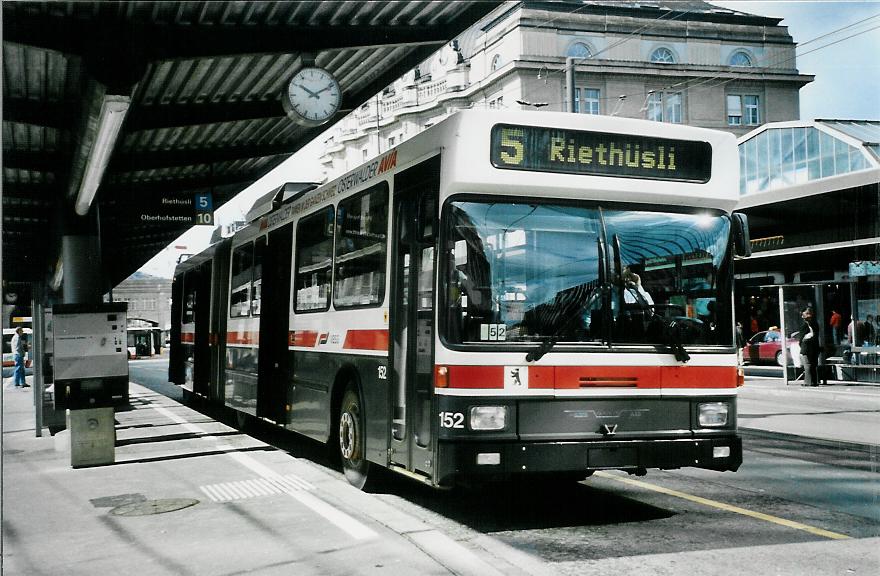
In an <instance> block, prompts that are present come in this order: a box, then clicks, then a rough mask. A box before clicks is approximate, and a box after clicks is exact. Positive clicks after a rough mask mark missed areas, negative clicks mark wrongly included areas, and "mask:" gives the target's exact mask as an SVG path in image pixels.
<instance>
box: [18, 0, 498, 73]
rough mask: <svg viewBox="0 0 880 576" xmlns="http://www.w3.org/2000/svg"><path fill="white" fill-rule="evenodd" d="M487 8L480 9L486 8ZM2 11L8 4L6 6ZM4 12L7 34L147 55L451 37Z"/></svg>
mask: <svg viewBox="0 0 880 576" xmlns="http://www.w3.org/2000/svg"><path fill="white" fill-rule="evenodd" d="M486 11H488V10H487V9H485V8H484V9H482V10H480V12H481V13H485V12H486ZM4 12H6V10H5V9H4ZM4 16H5V17H4V18H3V40H4V42H12V43H15V44H23V45H27V46H34V47H38V48H44V49H47V50H56V51H59V52H63V53H65V54H80V55H84V54H85V52H86V51H87V50H88V49H89V46H93V45H94V44H95V43H96V42H97V43H104V45H105V46H108V47H109V48H110V49H112V48H113V47H116V49H117V50H118V49H120V47H122V46H126V45H136V46H138V51H139V55H140V56H142V57H143V58H144V59H146V60H147V61H149V60H166V59H185V58H212V57H218V56H241V55H244V54H284V53H295V52H319V51H322V50H343V49H349V48H378V47H382V46H412V47H421V46H431V47H433V48H434V49H436V48H437V47H438V46H440V45H442V44H444V43H446V42H448V41H449V39H450V38H451V37H452V36H451V35H450V32H449V30H448V29H447V27H446V26H439V25H430V26H427V25H415V26H410V25H398V26H387V25H386V26H382V25H378V26H369V25H351V26H345V25H340V26H308V25H306V26H283V25H282V26H263V25H258V26H247V29H246V31H245V30H243V28H244V27H242V26H222V25H218V26H170V25H168V24H156V23H153V22H132V21H122V20H120V19H118V18H108V17H104V16H98V17H96V18H94V19H91V20H78V19H73V18H64V17H56V16H46V15H39V14H27V13H23V12H16V13H14V14H5V15H4Z"/></svg>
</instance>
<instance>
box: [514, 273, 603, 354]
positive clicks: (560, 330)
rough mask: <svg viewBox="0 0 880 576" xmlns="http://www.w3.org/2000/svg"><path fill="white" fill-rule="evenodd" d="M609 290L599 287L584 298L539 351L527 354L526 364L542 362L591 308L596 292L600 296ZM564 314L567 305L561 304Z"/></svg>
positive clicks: (539, 347)
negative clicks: (569, 329) (566, 332)
mask: <svg viewBox="0 0 880 576" xmlns="http://www.w3.org/2000/svg"><path fill="white" fill-rule="evenodd" d="M605 290H607V286H605V285H604V284H599V285H597V286H596V287H595V288H594V289H593V290H591V291H590V293H589V294H587V295H586V296H584V298H583V299H582V300H581V301H580V302H579V303H578V304H577V306H575V307H574V309H573V310H572V311H571V312H570V313H569V314H568V315H567V316H565V318H564V319H563V321H562V323H560V324H559V326H557V327H556V328H555V329H554V330H552V334H551V335H550V337H549V338H547V339H546V340H544V341H543V342H541V343H540V344H539V345H538V347H537V349H535V350H532V351H530V352H529V353H528V354H526V362H537V361H538V360H540V359H541V358H542V357H543V356H544V355H545V354H546V353H547V352H549V351H550V350H552V349H553V347H554V346H556V343H557V342H559V338H560V336H562V334H563V333H565V331H566V330H567V329H568V327H569V326H571V324H572V323H573V322H574V321H575V320H577V319H579V318H581V314H583V312H584V310H585V309H586V308H587V306H589V304H590V302H592V301H593V295H594V294H595V293H596V292H599V293H600V294H601V293H602V292H603V291H605ZM561 307H562V310H561V312H562V313H565V305H564V304H561Z"/></svg>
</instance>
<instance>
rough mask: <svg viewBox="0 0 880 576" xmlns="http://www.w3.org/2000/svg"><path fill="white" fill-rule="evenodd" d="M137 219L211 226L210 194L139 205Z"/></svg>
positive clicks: (156, 200) (211, 203)
mask: <svg viewBox="0 0 880 576" xmlns="http://www.w3.org/2000/svg"><path fill="white" fill-rule="evenodd" d="M138 219H139V220H140V221H141V222H145V223H156V224H174V223H178V224H181V225H183V224H195V225H199V224H203V225H208V226H213V225H214V200H213V198H212V196H211V193H210V192H207V193H201V194H196V195H194V196H192V197H181V196H171V197H169V196H163V197H157V198H155V199H154V200H152V201H150V202H145V203H142V204H141V213H140V214H139V218H138Z"/></svg>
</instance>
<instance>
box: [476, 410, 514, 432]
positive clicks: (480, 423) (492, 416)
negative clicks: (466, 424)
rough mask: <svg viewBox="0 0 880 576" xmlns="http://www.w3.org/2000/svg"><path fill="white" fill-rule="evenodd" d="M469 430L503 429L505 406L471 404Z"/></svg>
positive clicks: (505, 421)
mask: <svg viewBox="0 0 880 576" xmlns="http://www.w3.org/2000/svg"><path fill="white" fill-rule="evenodd" d="M470 423H471V430H503V429H504V427H505V426H506V425H507V406H471V420H470Z"/></svg>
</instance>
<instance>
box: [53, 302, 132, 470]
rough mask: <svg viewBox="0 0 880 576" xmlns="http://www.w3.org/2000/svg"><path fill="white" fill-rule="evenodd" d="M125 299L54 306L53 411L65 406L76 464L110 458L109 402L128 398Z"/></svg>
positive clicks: (113, 433) (112, 432)
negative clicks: (115, 301) (121, 300)
mask: <svg viewBox="0 0 880 576" xmlns="http://www.w3.org/2000/svg"><path fill="white" fill-rule="evenodd" d="M127 307H128V304H126V303H125V302H120V303H110V304H60V305H55V306H54V307H53V308H52V323H53V331H52V334H53V352H54V361H55V367H54V377H55V409H56V410H64V409H66V410H67V427H68V429H69V430H70V458H71V465H72V466H73V467H74V468H78V467H81V466H94V465H99V464H110V463H112V462H113V461H114V458H115V456H114V454H115V442H116V430H115V423H114V418H113V415H114V410H113V404H114V402H116V401H119V400H122V401H124V402H126V403H127V402H128V348H127V344H126V311H127Z"/></svg>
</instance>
